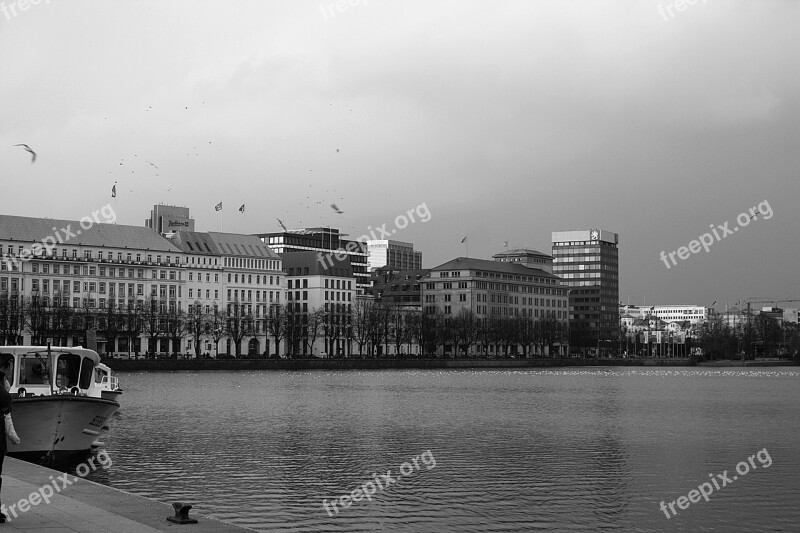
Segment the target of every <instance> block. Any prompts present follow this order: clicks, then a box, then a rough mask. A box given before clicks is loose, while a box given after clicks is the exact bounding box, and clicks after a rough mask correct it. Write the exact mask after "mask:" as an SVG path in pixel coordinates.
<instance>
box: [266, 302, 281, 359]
mask: <svg viewBox="0 0 800 533" xmlns="http://www.w3.org/2000/svg"><path fill="white" fill-rule="evenodd" d="M266 325H267V331H268V332H269V334H270V335H272V338H273V339H275V357H280V345H281V340H282V339H283V338H284V337H285V336H286V313H285V312H284V309H283V306H281V305H280V304H272V305H271V306H270V308H269V315H267V319H266Z"/></svg>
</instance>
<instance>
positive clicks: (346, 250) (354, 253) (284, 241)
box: [258, 228, 370, 295]
mask: <svg viewBox="0 0 800 533" xmlns="http://www.w3.org/2000/svg"><path fill="white" fill-rule="evenodd" d="M258 237H259V238H260V239H261V240H262V241H264V243H266V244H267V246H269V247H270V248H271V249H272V251H273V252H275V253H277V254H285V253H291V252H308V251H312V252H317V254H316V256H317V260H318V261H319V262H320V263H321V264H322V265H323V266H325V265H327V266H328V267H330V268H332V267H333V265H334V264H335V263H336V262H337V259H338V260H339V261H341V259H342V258H343V257H344V256H346V257H347V258H348V259H349V261H350V266H351V268H352V269H353V275H354V276H355V277H356V289H357V294H358V295H362V294H364V293H365V291H366V289H367V288H369V286H370V275H369V272H368V271H367V265H368V263H367V258H368V253H367V245H366V244H365V243H363V242H359V241H352V240H349V239H345V238H343V237H345V234H344V233H339V230H338V229H335V228H305V229H298V230H288V231H284V232H278V233H259V234H258ZM337 254H338V256H337Z"/></svg>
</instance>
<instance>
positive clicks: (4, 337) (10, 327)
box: [0, 292, 25, 345]
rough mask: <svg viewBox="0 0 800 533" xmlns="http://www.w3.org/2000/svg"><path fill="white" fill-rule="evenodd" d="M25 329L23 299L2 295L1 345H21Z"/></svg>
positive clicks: (0, 296)
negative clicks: (20, 340) (21, 337)
mask: <svg viewBox="0 0 800 533" xmlns="http://www.w3.org/2000/svg"><path fill="white" fill-rule="evenodd" d="M24 327H25V307H24V302H23V300H22V298H21V297H20V296H16V295H14V296H9V294H8V293H7V292H4V293H2V294H0V343H2V344H5V345H15V344H19V338H20V335H21V333H22V330H23V328H24Z"/></svg>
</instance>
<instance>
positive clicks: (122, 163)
mask: <svg viewBox="0 0 800 533" xmlns="http://www.w3.org/2000/svg"><path fill="white" fill-rule="evenodd" d="M202 103H203V104H205V101H203V102H202ZM331 105H333V104H331ZM152 109H153V106H148V107H147V109H145V111H146V112H149V111H150V110H152ZM184 110H187V111H188V110H189V106H185V107H184ZM350 111H352V109H351V110H350ZM107 119H108V117H105V120H107ZM208 144H211V141H208ZM14 146H20V147H22V148H23V149H24V150H25V151H26V152H28V153H30V154H31V164H33V163H36V157H37V154H36V152H35V151H34V150H33V149H32V148H31V147H30V146H28V145H27V144H24V143H20V144H15V145H14ZM194 150H195V154H194V155H195V156H196V157H197V156H199V155H200V153H199V152H197V151H196V150H197V146H194ZM340 152H341V151H340V149H339V148H337V149H336V153H340ZM186 156H187V157H189V156H190V153H187V154H186ZM133 157H137V158H138V157H139V154H133ZM144 161H145V163H147V164H148V165H149V166H151V167H153V168H154V169H155V175H156V177H158V176H159V174H158V165H156V164H155V163H153V162H152V161H148V160H144ZM119 166H125V158H121V159H120V161H119ZM312 171H313V169H309V172H312ZM108 173H109V174H111V173H112V172H111V171H110V170H109V171H108ZM135 173H136V172H135V170H131V174H135ZM309 187H310V185H309ZM166 190H167V191H172V188H171V187H168V188H167V189H166ZM130 192H133V189H131V190H130ZM326 192H330V191H326ZM116 194H117V182H116V181H115V182H114V186H113V189H112V197H114V198H115V197H116ZM306 199H310V196H307V197H306ZM341 199H343V198H340V200H341ZM316 203H317V204H321V203H322V202H321V201H318V202H316ZM330 207H331V209H332V210H333V211H334V212H335V213H336V214H338V215H343V214H344V211H342V210H341V209H340V208H339V206H337V205H336V204H335V203H332V204H330ZM306 209H310V207H306ZM276 220H277V221H278V225H279V226H280V227H281V228H282V229H283V231H288V230H287V228H286V224H284V222H283V221H282V220H281V219H280V218H277V219H276ZM300 223H301V225H302V221H300Z"/></svg>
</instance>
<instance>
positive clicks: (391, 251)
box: [366, 239, 422, 272]
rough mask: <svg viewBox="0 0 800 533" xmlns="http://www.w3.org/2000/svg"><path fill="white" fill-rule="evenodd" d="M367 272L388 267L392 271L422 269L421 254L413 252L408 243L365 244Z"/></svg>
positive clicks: (381, 241) (382, 242) (384, 240)
mask: <svg viewBox="0 0 800 533" xmlns="http://www.w3.org/2000/svg"><path fill="white" fill-rule="evenodd" d="M366 245H367V253H368V254H369V256H368V258H367V262H368V268H369V271H370V272H372V271H373V270H376V269H378V268H382V267H390V268H392V269H393V270H419V269H421V268H422V252H420V251H416V250H414V245H413V244H411V243H409V242H400V241H392V240H388V239H379V240H368V241H367V242H366Z"/></svg>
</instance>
